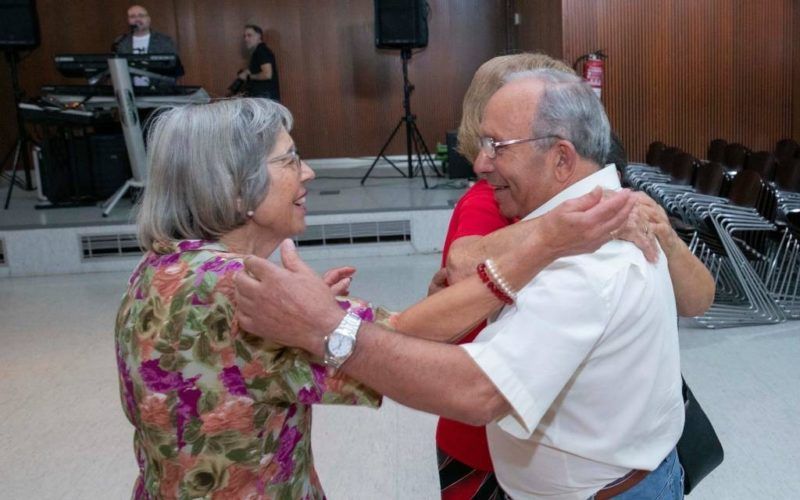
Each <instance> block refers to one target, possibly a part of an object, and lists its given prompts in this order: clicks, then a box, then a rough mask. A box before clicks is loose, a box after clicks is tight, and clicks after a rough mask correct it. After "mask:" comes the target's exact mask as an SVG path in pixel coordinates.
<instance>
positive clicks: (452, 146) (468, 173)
mask: <svg viewBox="0 0 800 500" xmlns="http://www.w3.org/2000/svg"><path fill="white" fill-rule="evenodd" d="M456 148H458V133H457V132H456V131H455V130H451V131H449V132H447V176H448V177H450V178H451V179H473V178H475V171H474V170H472V164H471V163H470V162H469V161H468V160H467V159H466V158H464V156H463V155H462V154H461V153H459V152H458V151H457V149H456Z"/></svg>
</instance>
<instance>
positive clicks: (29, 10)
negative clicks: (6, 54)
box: [0, 0, 40, 50]
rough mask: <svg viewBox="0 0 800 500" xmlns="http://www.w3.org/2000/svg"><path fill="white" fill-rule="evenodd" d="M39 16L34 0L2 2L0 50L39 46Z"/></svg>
mask: <svg viewBox="0 0 800 500" xmlns="http://www.w3.org/2000/svg"><path fill="white" fill-rule="evenodd" d="M39 42H40V36H39V16H38V15H37V14H36V2H35V1H34V0H27V1H20V0H0V50H10V49H11V50H13V49H20V50H24V49H32V48H35V47H38V46H39Z"/></svg>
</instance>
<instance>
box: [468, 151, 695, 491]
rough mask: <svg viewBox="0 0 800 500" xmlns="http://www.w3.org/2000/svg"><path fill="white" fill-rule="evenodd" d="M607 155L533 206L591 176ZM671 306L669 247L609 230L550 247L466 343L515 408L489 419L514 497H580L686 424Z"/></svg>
mask: <svg viewBox="0 0 800 500" xmlns="http://www.w3.org/2000/svg"><path fill="white" fill-rule="evenodd" d="M598 185H599V186H602V187H603V188H606V189H619V187H620V185H619V180H618V177H617V174H616V170H615V169H614V167H613V166H612V167H606V168H604V169H602V170H600V171H598V172H597V173H595V174H593V175H591V176H589V177H587V178H585V179H583V180H581V181H579V182H577V183H575V184H573V185H572V186H570V187H569V188H567V189H566V190H564V191H562V192H561V193H559V194H558V195H557V196H555V197H554V198H553V199H551V200H550V201H548V202H547V203H545V204H544V205H543V206H542V207H540V208H539V209H537V210H536V211H535V212H533V213H532V214H530V215H529V216H528V217H527V218H532V217H538V216H540V215H543V214H544V213H546V212H548V211H549V210H551V209H553V208H554V207H555V206H557V205H558V204H560V203H561V202H563V201H566V200H568V199H571V198H575V197H578V196H581V195H583V194H585V193H588V192H589V191H591V190H592V189H593V188H594V187H595V186H598ZM676 318H677V313H676V309H675V298H674V294H673V290H672V283H671V281H670V277H669V272H668V269H667V262H666V258H664V256H663V254H662V255H661V258H660V259H659V261H658V263H656V264H650V263H648V262H647V261H646V260H645V258H644V256H643V255H642V253H641V252H640V251H639V249H637V248H636V247H635V246H634V245H632V244H630V243H627V242H623V241H611V242H609V243H607V244H606V245H604V246H603V247H601V248H600V249H599V250H598V251H597V252H595V253H593V254H585V255H578V256H574V257H567V258H562V259H558V260H556V261H555V262H553V263H552V264H551V265H549V266H548V267H546V268H545V269H544V270H542V271H541V272H540V273H539V274H538V275H537V276H536V277H535V278H534V279H533V281H531V282H530V283H528V285H527V286H526V287H525V288H523V290H521V291H520V293H519V297H518V299H517V303H516V305H515V306H512V307H506V308H504V309H503V310H502V311H501V312H500V314H499V315H498V317H497V319H496V320H495V321H494V322H492V323H491V324H490V325H489V326H487V327H486V329H484V330H483V332H482V333H481V334H480V335H479V336H478V338H477V339H476V340H475V341H474V342H473V343H471V344H464V345H462V346H461V347H462V348H464V349H465V350H466V351H467V352H468V353H469V354H470V356H471V357H472V358H473V360H474V361H475V362H476V363H477V364H478V365H479V366H480V367H481V369H482V370H483V371H484V372H485V373H486V375H487V376H488V377H489V378H490V379H491V380H492V382H493V383H494V384H495V386H497V388H498V390H499V391H500V392H501V393H502V394H503V396H505V398H506V399H507V400H508V402H509V403H510V405H511V407H512V409H513V411H512V413H511V414H510V415H507V416H505V417H503V418H501V419H500V420H498V421H497V422H494V423H492V424H489V425H488V426H487V436H488V440H489V449H490V452H491V455H492V462H493V463H494V466H495V473H496V475H497V479H498V481H499V482H500V485H501V486H502V487H503V489H504V490H505V491H506V492H508V494H509V495H511V496H512V497H513V498H515V499H527V498H547V499H549V500H567V499H570V500H572V499H576V500H578V499H580V500H585V499H586V498H589V497H590V496H592V495H593V494H594V493H595V492H597V490H599V489H600V488H602V487H603V486H604V485H606V484H608V483H609V482H611V481H613V480H615V479H617V478H619V477H621V476H623V475H624V474H626V473H627V472H629V471H630V470H632V469H644V470H653V469H655V468H656V467H657V466H658V465H659V463H660V462H661V461H662V460H663V459H664V458H665V457H666V456H667V454H668V453H669V452H670V451H671V450H672V449H673V447H674V446H675V444H676V443H677V442H678V439H679V437H680V434H681V431H682V429H683V419H684V409H683V399H682V397H681V377H680V358H679V351H678V331H677V320H676Z"/></svg>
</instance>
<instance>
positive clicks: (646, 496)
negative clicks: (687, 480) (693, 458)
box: [614, 449, 683, 500]
mask: <svg viewBox="0 0 800 500" xmlns="http://www.w3.org/2000/svg"><path fill="white" fill-rule="evenodd" d="M682 498H683V467H681V464H680V462H678V452H677V451H676V450H674V449H673V450H672V451H671V452H670V454H669V455H667V458H665V459H664V461H663V462H661V465H659V466H658V468H657V469H656V470H654V471H652V472H651V473H650V474H648V475H647V476H645V478H644V479H642V480H641V481H639V482H638V483H637V484H636V486H634V487H633V488H631V489H629V490H628V491H626V492H624V493H622V494H620V495H617V496H615V497H614V499H615V500H680V499H682Z"/></svg>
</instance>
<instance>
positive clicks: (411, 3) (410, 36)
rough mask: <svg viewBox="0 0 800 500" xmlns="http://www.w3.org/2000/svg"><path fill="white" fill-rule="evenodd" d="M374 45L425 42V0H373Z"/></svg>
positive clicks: (421, 44)
mask: <svg viewBox="0 0 800 500" xmlns="http://www.w3.org/2000/svg"><path fill="white" fill-rule="evenodd" d="M375 46H376V47H378V48H379V49H407V48H420V47H427V46H428V2H426V1H425V0H375Z"/></svg>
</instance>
